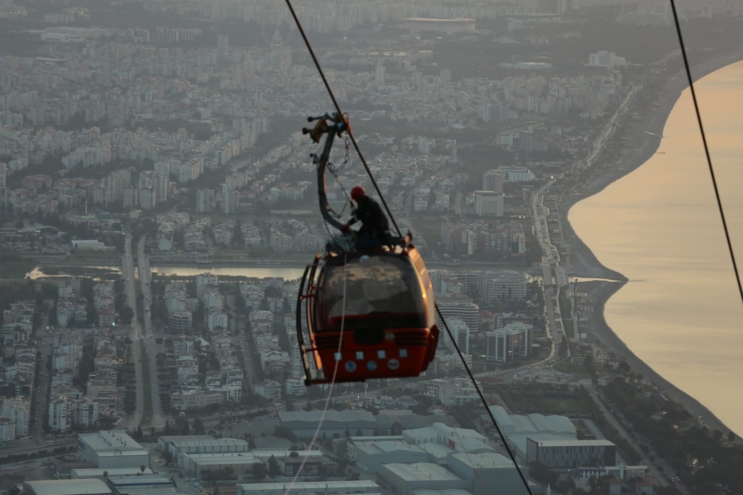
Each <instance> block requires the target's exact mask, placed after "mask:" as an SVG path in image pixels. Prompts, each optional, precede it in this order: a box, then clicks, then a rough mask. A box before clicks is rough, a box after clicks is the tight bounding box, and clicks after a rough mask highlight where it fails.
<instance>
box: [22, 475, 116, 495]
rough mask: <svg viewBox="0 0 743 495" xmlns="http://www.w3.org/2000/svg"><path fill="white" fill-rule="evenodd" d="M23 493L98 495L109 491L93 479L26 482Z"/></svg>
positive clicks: (39, 494)
mask: <svg viewBox="0 0 743 495" xmlns="http://www.w3.org/2000/svg"><path fill="white" fill-rule="evenodd" d="M23 485H24V487H25V488H24V492H28V493H33V494H35V495H100V494H109V493H111V489H110V488H109V487H108V485H106V484H105V483H104V482H103V481H101V480H99V479H95V478H90V479H85V480H43V481H26V482H24V483H23Z"/></svg>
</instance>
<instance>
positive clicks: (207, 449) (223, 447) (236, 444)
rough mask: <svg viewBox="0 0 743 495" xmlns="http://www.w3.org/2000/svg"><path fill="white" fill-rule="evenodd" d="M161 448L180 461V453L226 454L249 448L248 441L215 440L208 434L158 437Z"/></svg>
mask: <svg viewBox="0 0 743 495" xmlns="http://www.w3.org/2000/svg"><path fill="white" fill-rule="evenodd" d="M157 445H158V447H160V448H161V450H163V451H165V450H167V451H168V452H170V454H171V455H172V456H173V457H174V458H175V459H177V460H178V462H179V463H180V461H181V455H182V454H228V453H241V452H247V451H248V450H249V447H248V442H246V441H245V440H238V439H236V438H220V439H219V440H215V439H214V438H213V437H210V436H208V435H203V436H196V435H194V436H191V437H189V436H178V437H160V439H158V441H157Z"/></svg>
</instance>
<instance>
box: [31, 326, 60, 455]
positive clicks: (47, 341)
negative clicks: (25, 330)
mask: <svg viewBox="0 0 743 495" xmlns="http://www.w3.org/2000/svg"><path fill="white" fill-rule="evenodd" d="M47 323H48V320H47V316H46V315H44V319H43V320H42V322H41V326H40V327H39V328H38V329H37V330H36V341H37V345H38V346H39V347H38V349H39V351H41V358H40V359H41V362H40V363H39V385H38V387H36V390H34V393H35V394H36V403H35V405H36V409H35V410H34V411H31V414H32V416H33V417H34V426H33V429H32V430H29V432H28V434H29V436H33V437H34V439H35V441H36V442H41V441H42V437H43V436H44V419H45V418H46V414H45V412H46V410H47V409H48V404H49V392H50V388H49V387H50V386H51V381H50V380H51V373H50V371H49V369H48V368H47V367H46V363H47V360H48V359H49V355H50V354H51V353H52V350H53V349H54V337H53V336H52V335H51V334H50V333H49V331H48V330H47Z"/></svg>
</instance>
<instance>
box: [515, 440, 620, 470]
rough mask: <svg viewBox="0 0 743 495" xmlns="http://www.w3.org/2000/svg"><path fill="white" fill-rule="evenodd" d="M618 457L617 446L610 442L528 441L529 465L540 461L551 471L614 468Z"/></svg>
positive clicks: (527, 458) (527, 460) (527, 454)
mask: <svg viewBox="0 0 743 495" xmlns="http://www.w3.org/2000/svg"><path fill="white" fill-rule="evenodd" d="M616 455H617V448H616V446H615V445H614V444H613V443H611V442H610V441H608V440H534V439H532V438H527V440H526V462H527V464H530V463H532V462H534V461H539V462H541V463H542V464H544V465H545V466H547V467H548V468H550V469H570V468H577V467H580V466H587V465H597V464H598V465H603V466H614V465H615V464H616Z"/></svg>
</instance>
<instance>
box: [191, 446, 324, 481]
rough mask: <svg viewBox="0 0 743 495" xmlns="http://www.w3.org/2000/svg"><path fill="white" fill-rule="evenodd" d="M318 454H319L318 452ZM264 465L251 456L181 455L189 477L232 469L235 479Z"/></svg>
mask: <svg viewBox="0 0 743 495" xmlns="http://www.w3.org/2000/svg"><path fill="white" fill-rule="evenodd" d="M318 453H320V452H318ZM256 464H259V465H261V466H262V465H264V464H265V463H264V462H263V461H262V460H260V459H258V458H257V457H255V456H254V455H253V454H251V453H249V452H246V453H238V454H181V466H182V467H183V469H184V470H185V471H186V472H187V473H188V475H189V476H191V477H196V478H202V477H203V475H205V474H206V473H209V472H210V471H221V470H223V469H225V468H230V469H232V472H233V474H234V476H235V478H240V477H247V476H250V475H251V473H252V472H253V466H255V465H256Z"/></svg>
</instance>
